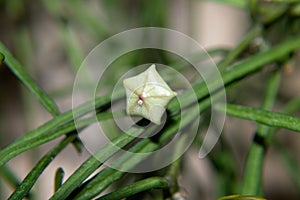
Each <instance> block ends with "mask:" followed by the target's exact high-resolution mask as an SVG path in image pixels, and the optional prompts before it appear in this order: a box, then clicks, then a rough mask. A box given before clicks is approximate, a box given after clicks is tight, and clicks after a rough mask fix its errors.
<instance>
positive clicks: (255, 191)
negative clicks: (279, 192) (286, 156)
mask: <svg viewBox="0 0 300 200" xmlns="http://www.w3.org/2000/svg"><path fill="white" fill-rule="evenodd" d="M279 83H280V71H275V72H274V73H273V74H272V75H271V77H270V78H269V82H268V85H267V87H266V90H265V94H266V95H265V97H264V100H263V102H262V106H261V109H265V110H271V109H272V108H273V106H274V103H275V100H276V96H277V92H278V88H279ZM269 132H270V127H268V126H266V125H262V124H258V128H257V131H256V133H255V136H254V141H253V143H252V145H251V147H250V151H249V154H248V156H247V161H246V167H245V173H244V179H243V184H242V192H241V194H242V195H255V196H260V195H261V194H260V193H261V189H262V173H263V161H264V156H265V152H266V140H267V137H268V136H269ZM257 138H261V139H260V140H259V141H256V140H257ZM261 140H262V141H261Z"/></svg>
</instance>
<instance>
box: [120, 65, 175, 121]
mask: <svg viewBox="0 0 300 200" xmlns="http://www.w3.org/2000/svg"><path fill="white" fill-rule="evenodd" d="M123 85H124V87H125V90H126V96H127V105H126V112H127V114H129V115H139V116H142V117H144V118H146V119H149V120H150V121H152V122H153V123H155V124H160V123H161V117H162V115H163V114H164V112H165V108H166V106H167V105H168V103H169V102H170V101H171V99H172V98H174V97H175V96H176V95H177V94H176V92H174V91H172V90H171V89H170V87H169V86H168V85H167V83H166V82H165V81H164V80H163V79H162V78H161V76H160V75H159V74H158V72H157V71H156V69H155V65H154V64H153V65H151V66H150V67H149V68H148V69H147V70H146V71H145V72H143V73H141V74H139V75H137V76H134V77H131V78H127V79H125V80H124V81H123Z"/></svg>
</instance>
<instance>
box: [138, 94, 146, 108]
mask: <svg viewBox="0 0 300 200" xmlns="http://www.w3.org/2000/svg"><path fill="white" fill-rule="evenodd" d="M146 97H147V95H146V94H145V93H144V92H143V93H142V94H140V95H139V100H138V101H137V104H138V105H139V106H142V105H143V103H144V98H146Z"/></svg>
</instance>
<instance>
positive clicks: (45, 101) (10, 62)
mask: <svg viewBox="0 0 300 200" xmlns="http://www.w3.org/2000/svg"><path fill="white" fill-rule="evenodd" d="M0 52H1V53H2V54H3V55H4V57H5V60H4V63H5V64H6V65H7V66H8V67H9V69H10V70H11V71H12V72H13V73H14V74H15V75H16V77H18V79H19V80H20V81H21V82H22V83H23V84H24V85H25V87H27V88H28V89H29V91H30V92H32V94H34V95H35V96H36V97H37V98H38V100H39V101H40V102H41V103H42V105H43V106H44V107H45V108H46V109H47V110H48V111H49V112H50V113H51V114H52V115H54V116H57V115H59V114H60V112H59V110H58V107H57V105H56V104H55V102H54V100H53V99H52V98H51V97H50V96H48V95H47V94H46V93H45V92H44V91H43V90H42V89H41V88H40V87H39V86H38V85H37V84H36V83H35V82H34V81H33V80H32V78H31V77H30V76H29V75H28V74H27V72H26V71H25V70H24V68H23V67H22V66H21V64H20V63H19V62H18V61H17V60H16V59H15V58H14V57H13V56H12V55H11V54H10V52H9V51H8V50H7V49H6V47H5V46H4V45H3V44H2V43H1V42H0Z"/></svg>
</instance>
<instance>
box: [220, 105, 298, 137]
mask: <svg viewBox="0 0 300 200" xmlns="http://www.w3.org/2000/svg"><path fill="white" fill-rule="evenodd" d="M215 108H216V109H217V110H218V111H221V112H226V114H227V115H230V116H234V117H238V118H242V119H246V120H251V121H256V122H258V123H261V124H265V125H267V126H273V127H279V128H286V129H289V130H292V131H296V132H300V118H298V117H292V116H290V115H285V114H282V113H278V112H271V111H266V110H262V109H258V108H250V107H246V106H239V105H233V104H227V105H226V109H225V110H224V109H223V107H222V105H220V104H219V105H217V106H216V107H215Z"/></svg>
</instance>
